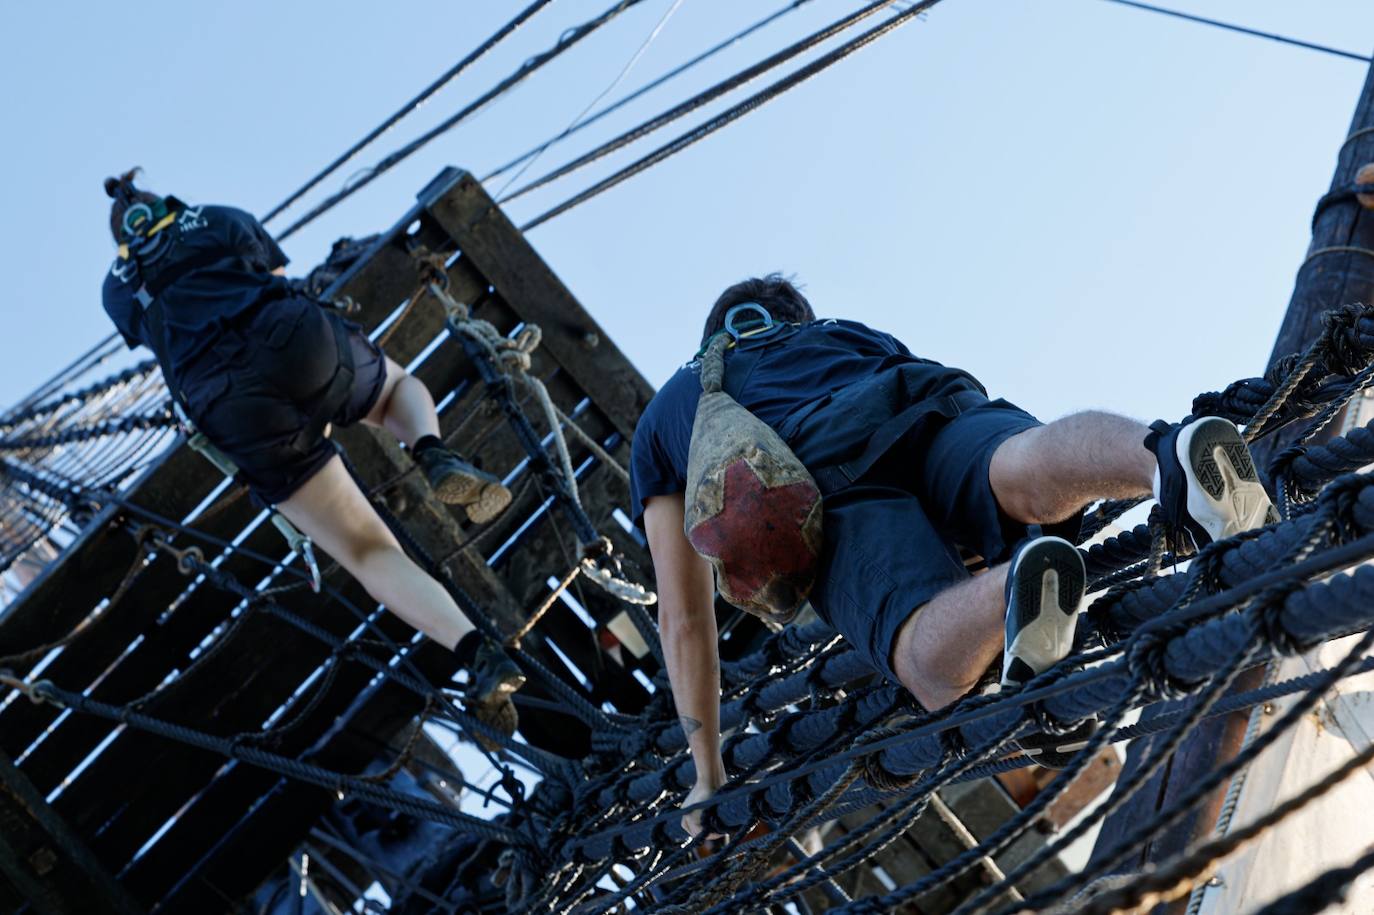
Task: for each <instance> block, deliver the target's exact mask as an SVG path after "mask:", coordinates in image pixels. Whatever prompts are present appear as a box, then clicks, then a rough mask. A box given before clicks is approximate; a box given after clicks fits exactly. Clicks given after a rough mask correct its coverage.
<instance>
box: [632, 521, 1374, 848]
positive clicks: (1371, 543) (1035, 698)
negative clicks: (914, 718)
mask: <svg viewBox="0 0 1374 915" xmlns="http://www.w3.org/2000/svg"><path fill="white" fill-rule="evenodd" d="M1371 549H1374V534H1367V535H1365V536H1363V537H1360V538H1358V539H1356V540H1352V541H1350V542H1349V543H1346V544H1342V545H1341V546H1338V547H1331V548H1328V549H1326V550H1323V551H1322V552H1320V553H1317V554H1314V555H1313V556H1311V557H1310V558H1308V559H1305V560H1303V561H1301V562H1296V563H1293V564H1292V565H1290V566H1285V567H1283V568H1280V569H1275V570H1272V571H1270V572H1266V573H1263V574H1261V575H1257V576H1255V577H1254V578H1251V579H1247V580H1246V581H1244V582H1241V583H1240V584H1238V585H1236V586H1234V587H1232V588H1229V589H1227V590H1226V591H1222V592H1219V593H1217V594H1213V595H1210V596H1208V597H1206V598H1203V599H1201V600H1198V601H1197V602H1196V603H1194V604H1190V605H1189V606H1187V607H1185V608H1182V609H1183V611H1198V612H1186V613H1185V612H1180V613H1179V614H1178V615H1177V616H1175V615H1174V614H1170V615H1169V617H1168V619H1169V621H1170V622H1176V621H1179V620H1191V619H1193V618H1195V617H1198V616H1202V615H1205V613H1208V612H1210V613H1219V612H1221V611H1223V610H1225V609H1226V608H1228V607H1232V606H1236V605H1237V604H1239V603H1240V602H1241V601H1244V600H1246V599H1248V598H1250V597H1253V596H1254V595H1256V594H1258V593H1259V592H1261V591H1263V590H1264V589H1265V588H1268V587H1270V586H1271V585H1274V584H1276V583H1279V582H1283V581H1289V580H1298V579H1304V580H1310V579H1311V578H1312V577H1314V576H1317V575H1322V574H1326V573H1328V572H1336V571H1338V570H1340V569H1343V568H1347V567H1349V566H1350V565H1352V564H1355V563H1357V562H1360V561H1361V560H1363V559H1365V558H1368V556H1369V554H1370V550H1371ZM1149 627H1150V624H1149V623H1146V624H1145V625H1144V626H1141V627H1140V629H1137V630H1136V631H1137V632H1140V631H1143V630H1144V629H1146V628H1149ZM1118 665H1119V662H1118V663H1117V664H1104V665H1102V666H1100V667H1094V668H1088V669H1084V670H1079V671H1076V672H1074V673H1070V674H1068V675H1066V676H1064V677H1063V678H1062V679H1060V680H1058V681H1057V682H1054V683H1052V684H1050V685H1047V686H1041V687H1034V688H1031V689H1023V690H1021V691H1019V692H1017V693H1015V694H1012V695H1010V696H1007V697H1006V698H1003V699H1000V700H999V701H997V702H995V703H989V704H980V705H975V706H973V707H971V708H965V707H964V703H962V702H961V703H958V704H956V705H954V706H948V707H946V708H945V709H942V710H940V711H939V712H938V713H936V714H934V715H931V716H930V717H929V718H927V719H925V720H923V721H921V723H919V724H915V725H913V726H912V727H911V728H909V729H907V730H904V731H901V732H899V733H896V734H892V735H890V736H887V737H883V738H880V739H877V740H873V741H869V742H867V743H864V744H862V745H858V746H855V747H851V748H850V749H848V750H845V751H843V752H840V753H837V754H835V755H833V756H830V757H828V758H827V759H824V760H820V761H818V762H814V763H810V764H806V765H802V766H799V767H793V768H791V769H789V770H788V771H786V772H778V773H775V774H773V775H769V776H765V777H764V778H761V779H759V780H758V781H756V782H750V783H748V784H746V785H738V786H734V787H730V788H727V789H725V790H722V791H721V792H719V793H717V794H716V795H715V797H713V798H712V799H711V800H709V801H703V802H700V803H699V804H696V805H692V806H684V807H682V808H680V809H679V810H678V811H677V812H678V813H690V812H691V811H692V810H696V809H701V808H704V807H708V806H711V805H713V804H717V803H720V802H722V801H724V800H727V799H730V798H733V797H737V796H740V795H742V794H752V793H754V792H756V791H759V790H761V789H763V788H767V787H770V786H772V785H773V784H777V783H779V782H783V781H793V780H796V779H799V778H802V777H803V776H807V775H810V774H811V773H812V772H815V771H817V770H819V769H823V768H825V767H826V766H830V765H835V764H837V763H841V762H847V761H849V760H851V759H854V758H856V757H859V756H868V755H872V754H875V753H879V752H881V751H883V750H887V749H891V748H893V747H896V746H900V745H902V744H907V743H912V742H914V741H915V740H917V739H919V738H922V737H927V736H931V735H934V734H938V733H941V732H943V731H949V730H952V729H954V728H957V727H962V726H964V725H966V724H970V723H972V722H974V721H979V720H982V719H985V718H989V717H992V716H994V715H998V714H1002V713H1004V712H1006V711H1009V710H1011V709H1013V708H1021V707H1024V706H1027V705H1030V704H1032V703H1035V702H1040V701H1042V700H1044V699H1049V698H1051V697H1054V696H1059V695H1062V694H1064V693H1069V692H1072V691H1074V690H1077V689H1080V688H1081V687H1083V686H1086V685H1088V684H1091V683H1097V682H1099V681H1102V680H1106V679H1109V678H1111V677H1113V676H1116V675H1117V674H1118V673H1119V672H1120V668H1119V666H1118ZM1333 669H1334V668H1333ZM1042 676H1044V675H1042ZM666 818H667V815H661V816H653V817H649V818H648V819H649V820H651V821H652V820H658V819H666ZM641 825H642V824H641Z"/></svg>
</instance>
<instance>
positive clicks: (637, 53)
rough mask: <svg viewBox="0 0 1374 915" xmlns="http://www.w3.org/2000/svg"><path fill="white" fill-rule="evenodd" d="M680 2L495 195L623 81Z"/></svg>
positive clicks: (676, 3) (679, 1)
mask: <svg viewBox="0 0 1374 915" xmlns="http://www.w3.org/2000/svg"><path fill="white" fill-rule="evenodd" d="M682 2H683V0H673V5H672V6H670V7H668V9H667V11H666V12H664V14H663V15H662V16H661V17H660V18H659V20H658V23H657V24H656V25H655V26H654V27H653V29H652V30H650V32H649V35H648V37H647V38H645V39H644V40H643V41H642V42H640V45H639V47H638V48H637V49H636V50H635V52H634V54H632V55H630V59H629V60H628V61H626V62H625V66H623V67H621V68H620V73H618V74H617V75H616V78H615V79H613V80H611V82H610V85H608V86H607V87H606V88H605V89H602V90H601V91H600V92H599V93H598V94H597V96H596V98H594V99H592V100H591V101H590V102H588V103H587V106H586V107H585V108H583V109H582V110H581V111H579V112H578V113H577V117H575V118H573V119H572V121H571V122H570V123H569V124H568V126H567V127H566V128H564V130H563V132H562V133H560V134H559V135H558V136H556V137H554V138H553V139H552V140H549V141H548V142H546V143H545V144H544V145H543V146H541V147H539V149H537V150H536V151H535V153H534V155H533V156H532V157H530V159H529V161H527V162H526V163H525V164H524V165H522V166H520V170H519V171H517V172H516V173H515V174H514V175H511V176H510V177H509V178H507V179H506V183H505V185H504V186H503V187H502V188H501V190H500V191H499V192H498V193H497V195H496V196H498V197H499V196H501V194H504V193H505V192H506V190H507V189H508V188H509V187H510V186H511V185H512V184H513V183H515V182H516V181H518V180H519V179H520V176H521V175H523V174H524V173H525V171H526V169H528V168H529V167H530V166H531V165H533V164H534V163H536V162H538V161H539V157H540V156H542V155H543V154H544V150H546V149H548V148H549V147H550V146H552V145H553V144H554V143H555V142H556V141H558V140H561V139H562V138H563V137H566V136H567V135H568V134H570V133H572V130H573V128H574V127H576V126H577V125H578V124H579V123H581V121H582V119H583V118H585V117H586V116H587V113H588V112H589V111H591V110H592V109H593V108H594V107H596V106H597V105H598V104H599V103H600V102H601V100H602V99H604V98H605V97H606V96H608V95H610V94H611V92H613V91H614V90H615V87H616V86H619V85H620V84H621V83H623V82H624V81H625V77H627V76H629V75H630V71H631V70H633V69H634V68H635V64H637V63H639V61H640V59H641V58H642V57H643V56H644V54H645V53H646V52H647V51H648V50H649V46H650V45H652V44H653V43H654V42H655V41H656V40H657V39H658V36H659V34H660V33H662V31H663V27H664V26H666V25H667V24H668V20H669V19H672V18H673V15H674V14H675V13H677V11H678V9H679V8H680V7H681V6H682Z"/></svg>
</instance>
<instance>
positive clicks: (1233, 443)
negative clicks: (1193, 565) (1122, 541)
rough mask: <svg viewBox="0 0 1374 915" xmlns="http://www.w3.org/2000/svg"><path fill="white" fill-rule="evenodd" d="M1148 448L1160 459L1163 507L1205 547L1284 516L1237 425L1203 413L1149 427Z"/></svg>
mask: <svg viewBox="0 0 1374 915" xmlns="http://www.w3.org/2000/svg"><path fill="white" fill-rule="evenodd" d="M1145 447H1146V448H1148V449H1150V450H1151V451H1153V452H1154V454H1155V458H1156V460H1157V461H1158V462H1159V492H1158V493H1156V495H1157V496H1158V497H1159V506H1160V508H1161V509H1163V511H1164V517H1165V519H1166V521H1168V523H1169V525H1170V526H1171V527H1172V528H1173V529H1174V530H1176V531H1187V533H1188V536H1189V537H1191V538H1192V540H1193V543H1194V544H1195V545H1196V546H1197V548H1198V549H1199V550H1200V549H1202V548H1203V547H1204V546H1206V545H1207V544H1209V543H1211V542H1212V541H1214V540H1224V539H1226V538H1227V537H1230V536H1232V535H1234V534H1238V533H1240V532H1241V531H1248V530H1250V529H1252V528H1256V527H1262V526H1263V525H1266V524H1273V523H1274V522H1276V521H1278V520H1279V514H1278V512H1276V511H1275V510H1274V506H1273V505H1272V504H1271V503H1270V501H1269V494H1268V493H1267V492H1265V491H1264V484H1262V483H1260V480H1259V474H1257V473H1256V472H1255V462H1254V460H1253V459H1252V458H1251V456H1250V449H1249V448H1248V447H1247V446H1246V444H1245V439H1243V438H1241V434H1240V432H1239V430H1237V429H1236V426H1235V424H1234V423H1232V422H1231V421H1230V420H1228V419H1222V418H1221V417H1219V416H1204V417H1202V418H1201V419H1195V420H1193V421H1192V422H1188V423H1182V424H1179V425H1173V424H1170V423H1166V422H1164V421H1163V420H1160V421H1158V422H1155V423H1153V424H1151V426H1150V434H1149V435H1147V436H1145Z"/></svg>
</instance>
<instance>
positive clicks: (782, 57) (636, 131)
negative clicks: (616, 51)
mask: <svg viewBox="0 0 1374 915" xmlns="http://www.w3.org/2000/svg"><path fill="white" fill-rule="evenodd" d="M894 2H895V0H877V2H875V3H869V4H868V5H866V6H863V7H860V8H859V9H858V10H855V11H854V12H852V13H850V14H848V15H846V16H843V17H841V18H839V19H837V20H835V21H834V22H832V23H830V24H829V25H827V26H825V27H824V28H822V29H820V30H819V31H816V32H812V33H811V34H810V35H808V36H806V37H805V38H803V39H801V40H799V41H796V42H794V43H792V44H790V45H788V46H787V47H785V48H783V49H782V50H781V51H777V52H776V53H774V54H770V55H769V56H768V57H765V58H764V59H763V60H761V61H759V62H758V63H755V64H751V65H750V66H748V67H745V68H744V69H743V70H740V71H739V72H738V73H736V74H735V75H733V76H730V77H727V78H726V79H723V80H721V81H720V82H718V83H716V84H715V85H714V86H711V87H710V88H708V89H705V90H703V91H701V92H699V93H697V94H696V95H694V96H692V97H691V98H689V99H687V100H686V101H684V102H680V103H679V104H677V105H674V106H673V107H672V108H669V109H668V110H667V111H664V112H662V113H661V114H658V115H655V116H654V117H652V118H650V119H649V120H647V121H644V122H643V123H641V124H639V125H637V126H635V127H632V128H631V129H629V130H627V131H625V132H624V133H622V134H620V135H619V136H617V137H615V138H613V139H611V140H607V141H606V142H605V143H602V144H601V145H600V146H597V147H596V148H595V149H592V150H591V151H589V152H586V153H583V154H582V155H580V156H578V157H577V158H575V159H573V160H572V161H571V162H568V163H567V164H565V165H562V166H559V167H558V168H556V169H554V170H553V171H551V172H549V173H548V174H546V175H543V176H541V177H539V178H536V179H534V180H533V181H530V182H529V183H527V184H525V185H523V186H521V187H519V188H517V189H516V190H514V191H511V192H510V193H509V194H507V195H505V196H504V197H502V198H501V199H500V200H498V201H497V203H499V204H501V205H503V206H504V205H505V204H507V203H509V202H510V201H512V200H516V199H518V198H520V197H523V196H525V195H526V194H528V193H530V192H531V191H535V190H538V189H539V188H541V187H544V186H545V185H548V184H552V183H553V182H555V181H557V180H559V179H560V178H563V177H565V176H567V175H570V174H572V173H573V172H575V171H578V170H580V169H582V168H584V167H585V166H588V165H591V164H592V163H593V162H597V161H599V160H600V159H603V158H605V157H606V156H609V155H610V154H611V153H613V152H615V151H616V150H618V149H622V148H624V147H626V146H629V145H630V144H631V143H634V142H635V141H637V140H639V139H642V138H643V137H646V136H648V135H649V134H651V133H653V132H654V131H656V130H658V129H659V128H661V127H666V126H667V125H669V124H671V123H673V122H674V121H676V120H679V119H680V118H683V117H686V116H687V115H689V114H691V113H692V112H694V111H697V110H699V109H701V108H704V107H705V106H707V105H709V104H711V102H713V101H715V100H716V99H718V98H720V97H721V96H723V95H727V94H729V93H730V92H733V91H734V90H736V89H738V88H740V87H741V86H745V85H748V84H749V83H751V82H753V81H754V80H755V79H758V78H759V77H760V76H762V75H763V74H765V73H767V72H768V71H769V70H772V69H775V68H776V67H779V66H781V65H782V64H785V63H787V62H788V61H790V60H792V59H793V58H795V57H797V56H799V55H801V54H804V53H806V52H807V51H809V50H811V49H812V48H814V47H815V46H816V45H818V44H822V43H823V42H825V41H827V40H829V39H830V38H833V37H834V36H836V35H838V34H840V33H841V32H843V31H844V30H846V29H848V28H850V27H851V26H853V25H856V24H858V23H860V22H862V21H863V20H865V19H867V18H868V17H869V16H872V15H874V14H875V13H878V12H881V11H882V10H883V9H885V8H887V7H890V6H892V5H893V3H894Z"/></svg>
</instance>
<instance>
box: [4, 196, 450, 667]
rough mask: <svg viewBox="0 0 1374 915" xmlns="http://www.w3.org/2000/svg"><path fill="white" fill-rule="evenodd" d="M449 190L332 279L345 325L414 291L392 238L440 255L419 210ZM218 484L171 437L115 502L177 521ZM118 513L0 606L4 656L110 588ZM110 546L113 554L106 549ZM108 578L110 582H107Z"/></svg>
mask: <svg viewBox="0 0 1374 915" xmlns="http://www.w3.org/2000/svg"><path fill="white" fill-rule="evenodd" d="M441 177H442V176H441ZM451 190H452V186H451V184H446V183H444V182H443V181H440V180H437V179H436V181H435V182H432V183H431V186H430V187H427V188H426V189H425V191H422V192H421V194H422V196H421V200H420V202H419V203H418V204H416V206H415V207H414V208H413V209H412V210H411V211H410V212H409V213H407V214H406V216H405V217H403V218H402V219H401V220H400V221H399V222H398V223H397V224H396V225H395V226H394V227H393V228H392V229H391V230H390V231H388V232H386V233H384V234H383V235H382V236H381V237H380V238H379V240H378V242H377V243H376V245H374V248H373V250H372V251H371V252H370V253H369V255H368V257H366V258H364V259H362V260H361V261H360V262H359V263H358V264H356V265H355V266H354V268H353V269H351V270H350V271H348V272H347V273H346V274H344V276H342V277H340V279H339V282H338V283H337V284H335V285H336V288H335V289H333V290H331V293H332V294H336V295H347V296H349V297H351V298H353V299H354V300H355V301H357V302H358V303H359V304H360V305H361V306H362V311H361V312H360V314H358V315H354V316H352V317H353V320H356V321H358V322H359V323H361V324H362V325H363V326H364V327H372V326H375V325H376V324H377V323H378V322H379V321H381V320H382V319H383V318H384V317H386V315H388V314H390V312H391V311H392V310H393V309H394V308H395V307H396V306H397V305H399V304H400V303H401V301H402V300H403V299H404V298H405V297H406V296H407V295H409V294H410V292H411V291H412V290H413V289H414V287H415V282H416V280H415V276H416V274H415V270H414V266H413V263H412V261H411V259H410V257H409V255H408V254H406V253H405V252H404V251H403V250H402V248H400V247H399V246H398V244H397V240H398V239H400V238H403V237H405V236H406V230H407V228H408V227H409V226H410V225H411V224H412V223H413V222H415V221H416V220H421V222H422V232H421V235H420V236H417V238H418V239H419V241H421V243H426V242H427V243H429V244H431V246H432V247H435V248H438V249H442V247H443V245H442V243H441V239H443V238H444V236H443V235H442V230H441V229H440V228H439V227H438V226H437V224H435V223H434V221H433V220H432V219H431V218H429V217H428V215H427V207H428V206H430V205H432V204H433V203H434V202H435V200H436V199H438V198H440V197H442V195H443V194H444V193H448V192H450V191H451ZM425 194H429V195H431V196H428V197H426V196H423V195H425ZM219 482H220V477H219V476H218V475H217V474H215V473H206V465H205V459H204V458H202V457H201V456H200V455H199V454H197V453H196V452H194V451H193V450H192V449H190V448H188V447H185V440H184V439H182V438H180V437H178V438H177V439H176V441H175V442H173V443H172V444H171V445H169V446H168V447H167V450H166V452H165V454H164V456H163V457H160V458H158V459H157V461H156V462H154V463H153V464H152V465H151V466H149V467H148V468H147V469H146V470H145V471H144V472H143V473H142V474H141V475H140V476H139V478H138V479H137V480H136V481H135V482H134V483H133V484H132V485H131V486H130V487H129V488H128V489H127V490H126V491H125V492H124V494H123V496H124V498H125V499H127V500H129V501H131V502H133V503H135V504H137V505H139V506H141V507H143V508H146V509H148V510H150V511H153V512H156V513H158V514H160V515H163V516H164V517H170V518H174V519H178V520H179V519H180V518H182V517H184V516H185V515H186V514H187V513H188V512H190V511H191V509H193V508H195V506H196V505H197V504H199V503H200V501H201V500H202V499H204V498H205V497H206V496H207V495H209V494H210V492H211V491H212V490H213V489H214V487H215V486H216V485H218V483H219ZM119 514H120V513H119V511H118V510H117V509H114V508H108V509H106V510H104V511H102V512H101V513H100V514H98V515H97V517H96V519H95V520H94V521H93V522H92V523H91V524H88V525H87V526H86V529H85V530H84V531H83V532H82V533H81V534H80V535H79V536H78V538H77V540H76V542H75V543H74V544H73V545H72V546H71V547H69V548H68V549H67V550H64V551H63V553H62V555H61V556H59V557H58V558H57V559H56V560H55V561H54V562H53V563H51V564H50V565H49V566H48V567H47V568H46V569H44V571H43V573H42V574H40V575H39V576H38V578H36V579H35V580H34V581H33V582H32V583H31V584H30V585H29V587H28V588H26V589H25V590H24V591H23V593H21V594H20V595H19V596H18V597H17V598H15V600H14V601H13V602H12V603H11V604H10V605H9V606H8V607H6V608H5V610H4V612H3V614H2V615H0V646H4V651H6V652H9V651H11V650H23V649H24V648H27V647H31V646H34V645H38V644H43V643H45V642H48V641H51V640H52V639H55V638H58V637H60V636H61V635H63V634H65V633H66V632H67V631H68V630H70V629H71V627H72V626H74V625H75V624H76V623H77V622H79V621H80V620H81V619H82V618H83V617H84V616H85V615H86V613H88V612H89V610H90V609H91V608H92V607H94V606H95V605H96V604H98V603H99V602H100V601H101V600H102V599H103V598H104V597H105V596H107V595H108V594H109V593H110V591H112V590H113V589H114V587H115V585H116V584H117V583H118V581H119V577H118V576H120V575H122V573H123V566H124V565H127V562H128V559H127V558H126V559H125V560H124V562H123V564H121V563H119V562H117V561H116V560H117V559H118V558H119V555H120V554H119V551H118V538H111V537H110V534H111V533H112V532H111V531H109V530H108V522H109V521H111V520H113V519H114V518H116V517H118V516H119ZM112 546H113V547H115V549H114V550H111V549H110V548H111V547H112ZM130 558H131V554H130ZM112 566H119V568H118V569H113V568H110V567H112ZM110 576H115V577H114V578H113V580H110Z"/></svg>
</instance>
